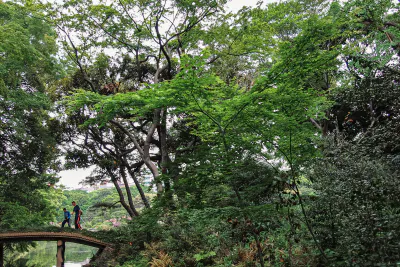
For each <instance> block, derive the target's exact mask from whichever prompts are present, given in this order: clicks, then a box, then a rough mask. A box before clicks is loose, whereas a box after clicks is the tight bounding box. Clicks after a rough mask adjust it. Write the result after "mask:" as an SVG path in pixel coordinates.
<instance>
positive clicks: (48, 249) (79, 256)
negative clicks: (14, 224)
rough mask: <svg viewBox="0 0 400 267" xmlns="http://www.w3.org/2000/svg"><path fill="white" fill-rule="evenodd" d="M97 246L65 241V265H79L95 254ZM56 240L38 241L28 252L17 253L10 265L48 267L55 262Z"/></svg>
mask: <svg viewBox="0 0 400 267" xmlns="http://www.w3.org/2000/svg"><path fill="white" fill-rule="evenodd" d="M96 252H97V248H93V247H89V246H85V245H80V244H75V243H69V242H67V243H65V261H66V263H65V267H81V266H82V265H84V264H86V263H88V262H89V259H90V258H91V257H93V255H94V254H96ZM56 254H57V242H38V245H37V246H36V247H35V248H32V249H31V250H30V251H29V252H28V253H24V254H23V255H19V257H18V258H16V259H15V262H13V264H12V266H18V267H19V266H28V267H33V266H35V267H50V266H54V267H55V264H56Z"/></svg>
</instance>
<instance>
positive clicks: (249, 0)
mask: <svg viewBox="0 0 400 267" xmlns="http://www.w3.org/2000/svg"><path fill="white" fill-rule="evenodd" d="M258 1H259V0H230V1H228V4H227V7H228V10H227V11H232V12H237V11H238V10H240V9H241V8H242V7H244V6H255V5H256V4H257V2H258ZM263 2H264V3H271V2H276V0H264V1H263ZM91 171H92V169H91V168H89V169H78V170H70V171H62V172H60V176H61V180H60V183H61V184H63V185H65V186H67V187H72V188H77V187H80V185H79V182H81V181H82V180H83V179H84V178H85V177H86V176H88V175H89V174H90V173H91Z"/></svg>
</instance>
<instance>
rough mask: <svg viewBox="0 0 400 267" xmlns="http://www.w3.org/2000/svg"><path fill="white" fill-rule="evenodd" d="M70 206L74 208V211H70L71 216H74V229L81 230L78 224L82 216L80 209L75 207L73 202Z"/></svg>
mask: <svg viewBox="0 0 400 267" xmlns="http://www.w3.org/2000/svg"><path fill="white" fill-rule="evenodd" d="M72 206H74V210H73V211H72V215H74V214H75V229H80V230H82V227H81V224H80V222H81V214H82V212H81V209H80V208H79V206H78V205H76V203H75V201H72Z"/></svg>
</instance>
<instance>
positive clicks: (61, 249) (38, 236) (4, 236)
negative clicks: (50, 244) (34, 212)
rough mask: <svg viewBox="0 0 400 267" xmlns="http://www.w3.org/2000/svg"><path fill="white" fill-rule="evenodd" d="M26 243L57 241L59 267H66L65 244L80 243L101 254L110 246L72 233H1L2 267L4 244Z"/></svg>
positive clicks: (0, 262) (0, 253)
mask: <svg viewBox="0 0 400 267" xmlns="http://www.w3.org/2000/svg"><path fill="white" fill-rule="evenodd" d="M26 241H57V267H62V266H64V254H65V242H73V243H79V244H83V245H87V246H92V247H96V248H99V251H98V254H99V253H101V252H102V251H103V250H104V249H105V248H106V247H109V246H110V244H108V243H105V242H103V241H101V240H98V239H96V238H93V237H88V236H84V235H82V234H80V233H70V232H25V233H22V232H8V233H0V267H3V266H4V264H3V258H4V249H3V243H14V242H26Z"/></svg>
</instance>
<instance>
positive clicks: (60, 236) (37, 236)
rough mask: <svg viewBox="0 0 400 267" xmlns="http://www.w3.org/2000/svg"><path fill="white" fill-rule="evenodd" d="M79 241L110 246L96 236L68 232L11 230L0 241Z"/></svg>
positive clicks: (93, 245)
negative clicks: (23, 231)
mask: <svg viewBox="0 0 400 267" xmlns="http://www.w3.org/2000/svg"><path fill="white" fill-rule="evenodd" d="M58 240H63V241H66V242H73V243H79V244H83V245H88V246H92V247H97V248H101V249H103V248H105V247H108V246H109V244H107V243H105V242H103V241H100V240H98V239H96V238H92V237H88V236H84V235H82V234H78V233H68V232H25V233H22V232H15V233H13V232H9V233H0V243H10V242H22V241H58Z"/></svg>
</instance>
